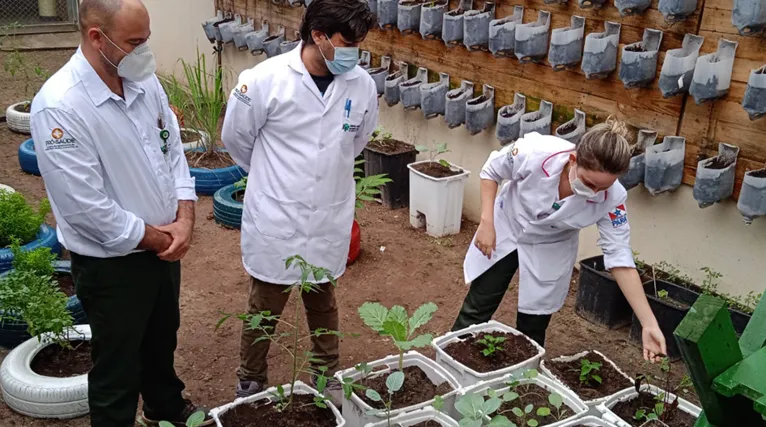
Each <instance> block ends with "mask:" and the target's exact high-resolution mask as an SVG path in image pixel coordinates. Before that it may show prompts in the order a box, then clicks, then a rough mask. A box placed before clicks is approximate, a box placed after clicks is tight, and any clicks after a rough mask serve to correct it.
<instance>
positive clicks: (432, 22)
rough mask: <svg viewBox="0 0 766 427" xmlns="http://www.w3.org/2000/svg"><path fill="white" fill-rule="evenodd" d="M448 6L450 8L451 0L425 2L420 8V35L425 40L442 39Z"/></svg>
mask: <svg viewBox="0 0 766 427" xmlns="http://www.w3.org/2000/svg"><path fill="white" fill-rule="evenodd" d="M447 8H449V2H447V1H444V0H442V1H438V2H432V3H425V4H423V7H422V8H421V9H420V36H421V37H423V40H438V39H441V37H442V25H443V24H444V14H445V13H447Z"/></svg>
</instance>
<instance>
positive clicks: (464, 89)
mask: <svg viewBox="0 0 766 427" xmlns="http://www.w3.org/2000/svg"><path fill="white" fill-rule="evenodd" d="M472 96H473V82H470V81H466V80H463V82H462V83H461V84H460V87H459V88H457V89H453V90H451V91H449V92H447V96H446V98H445V99H444V121H445V122H447V126H448V127H449V128H450V129H454V128H456V127H458V126H460V125H462V124H463V123H465V104H466V103H467V102H468V100H469V99H470V98H471V97H472Z"/></svg>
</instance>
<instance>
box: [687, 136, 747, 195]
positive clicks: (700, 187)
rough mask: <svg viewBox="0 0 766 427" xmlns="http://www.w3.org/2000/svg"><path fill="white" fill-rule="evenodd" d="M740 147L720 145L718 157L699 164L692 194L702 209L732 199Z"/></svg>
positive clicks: (701, 161)
mask: <svg viewBox="0 0 766 427" xmlns="http://www.w3.org/2000/svg"><path fill="white" fill-rule="evenodd" d="M738 155H739V147H737V146H736V145H731V144H724V143H719V144H718V155H717V156H715V157H712V158H709V159H705V160H700V161H699V162H698V163H697V177H696V179H695V180H694V190H693V192H692V194H693V196H694V200H696V201H697V203H698V204H699V207H700V208H706V207H708V206H712V205H713V204H714V203H718V202H721V201H723V200H726V199H728V198H729V197H731V195H732V193H733V192H734V174H735V172H736V169H737V156H738Z"/></svg>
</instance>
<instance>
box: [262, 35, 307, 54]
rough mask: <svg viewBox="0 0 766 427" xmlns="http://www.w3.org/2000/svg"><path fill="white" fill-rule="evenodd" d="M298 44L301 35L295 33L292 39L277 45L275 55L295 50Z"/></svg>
mask: <svg viewBox="0 0 766 427" xmlns="http://www.w3.org/2000/svg"><path fill="white" fill-rule="evenodd" d="M300 42H301V33H299V32H297V31H296V32H295V38H294V39H292V40H285V41H283V42H282V43H280V44H279V50H278V51H277V52H278V53H277V55H281V54H283V53H287V52H290V51H291V50H293V49H295V48H296V47H297V46H298V44H299V43H300ZM267 54H268V53H267Z"/></svg>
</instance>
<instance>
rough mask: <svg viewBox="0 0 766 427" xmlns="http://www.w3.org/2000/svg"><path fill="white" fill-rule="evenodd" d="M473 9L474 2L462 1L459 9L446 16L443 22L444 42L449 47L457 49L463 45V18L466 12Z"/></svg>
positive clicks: (470, 0)
mask: <svg viewBox="0 0 766 427" xmlns="http://www.w3.org/2000/svg"><path fill="white" fill-rule="evenodd" d="M472 8H473V0H460V5H459V6H458V8H457V9H452V10H450V11H449V12H447V13H445V14H444V20H443V21H442V40H444V44H446V45H447V47H455V46H457V45H459V44H461V43H463V22H464V21H463V18H464V15H465V13H466V12H468V11H469V10H471V9H472Z"/></svg>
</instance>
